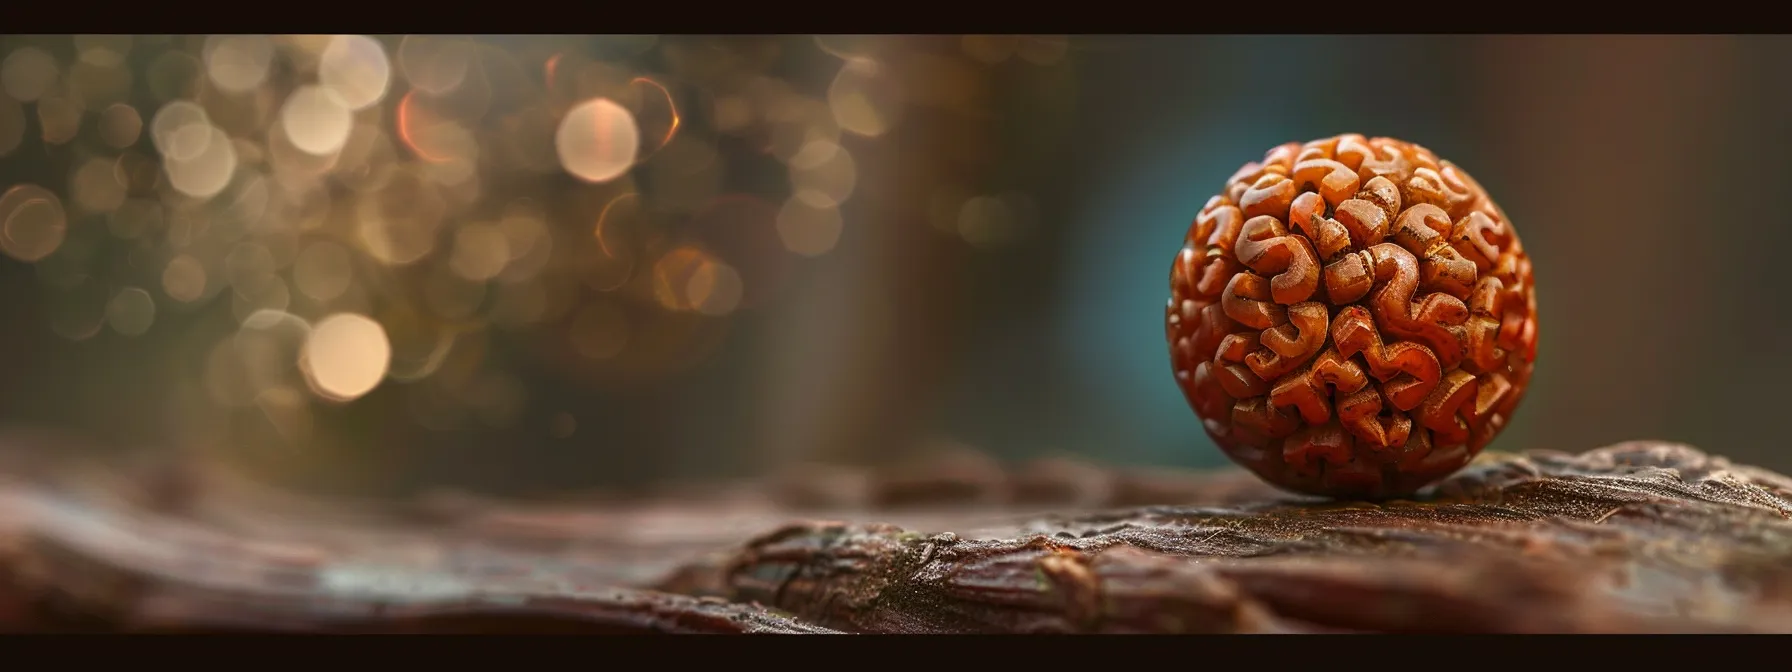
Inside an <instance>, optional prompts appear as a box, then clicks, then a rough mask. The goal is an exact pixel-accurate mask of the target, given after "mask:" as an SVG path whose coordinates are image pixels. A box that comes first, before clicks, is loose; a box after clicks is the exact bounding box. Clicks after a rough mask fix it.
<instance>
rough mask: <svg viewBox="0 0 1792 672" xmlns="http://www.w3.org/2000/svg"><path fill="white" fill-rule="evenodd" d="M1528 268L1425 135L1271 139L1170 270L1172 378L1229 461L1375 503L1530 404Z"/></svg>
mask: <svg viewBox="0 0 1792 672" xmlns="http://www.w3.org/2000/svg"><path fill="white" fill-rule="evenodd" d="M1532 287H1533V283H1532V279H1531V262H1530V259H1529V258H1528V257H1527V256H1525V252H1524V247H1523V246H1522V245H1521V244H1520V243H1519V240H1518V233H1517V231H1516V230H1514V229H1513V227H1512V224H1511V222H1510V221H1508V220H1507V218H1506V215H1505V213H1504V212H1503V211H1501V210H1500V208H1499V206H1498V205H1497V204H1495V203H1494V202H1493V200H1492V199H1490V198H1488V196H1487V194H1486V192H1485V191H1484V190H1482V188H1481V186H1480V185H1479V184H1477V183H1476V182H1475V181H1474V180H1473V179H1472V178H1470V177H1469V176H1468V174H1467V173H1466V172H1463V170H1462V169H1461V168H1459V167H1457V166H1456V165H1454V164H1452V163H1450V162H1448V161H1443V160H1439V159H1438V158H1437V156H1435V155H1434V154H1432V153H1431V151H1430V150H1428V149H1425V148H1424V147H1421V146H1419V145H1415V144H1412V143H1409V142H1404V141H1401V140H1396V139H1393V138H1366V137H1364V136H1361V135H1354V134H1347V135H1340V136H1336V137H1331V138H1325V139H1322V140H1314V141H1312V142H1308V143H1306V144H1300V143H1288V144H1285V145H1281V146H1278V147H1276V148H1274V149H1271V150H1270V151H1269V152H1268V153H1267V154H1265V155H1264V157H1263V160H1262V161H1256V162H1252V163H1248V164H1245V166H1244V167H1243V168H1241V169H1239V171H1238V172H1237V173H1235V174H1233V176H1232V177H1231V179H1229V180H1227V181H1226V185H1225V188H1224V189H1223V190H1221V192H1220V193H1219V194H1218V195H1216V196H1214V197H1213V198H1211V199H1209V200H1208V202H1207V205H1206V206H1205V207H1203V208H1202V209H1201V213H1200V214H1199V215H1198V216H1197V217H1196V218H1195V221H1194V223H1193V224H1192V225H1190V226H1189V229H1188V236H1187V238H1186V239H1185V240H1184V241H1183V245H1182V249H1181V250H1179V251H1178V252H1177V255H1176V260H1175V263H1174V264H1173V265H1172V268H1171V271H1170V300H1169V304H1168V305H1167V306H1166V310H1165V327H1166V336H1167V338H1168V341H1169V346H1170V362H1171V366H1172V367H1173V369H1174V371H1175V375H1176V382H1177V384H1178V385H1179V386H1180V387H1181V388H1182V391H1183V394H1184V395H1186V396H1187V398H1188V402H1189V405H1190V406H1192V407H1193V408H1194V410H1195V413H1196V415H1198V416H1200V418H1201V422H1202V425H1203V426H1204V428H1205V429H1206V431H1207V433H1208V435H1209V436H1211V437H1213V440H1214V441H1215V442H1216V443H1217V444H1219V446H1220V449H1221V450H1223V451H1225V453H1226V454H1227V455H1228V456H1229V457H1231V458H1232V460H1233V461H1235V462H1237V463H1239V464H1241V465H1243V466H1245V467H1246V468H1248V469H1250V470H1251V471H1252V472H1254V473H1256V474H1257V475H1258V476H1259V477H1261V478H1263V479H1264V480H1266V481H1268V482H1270V483H1272V484H1274V485H1276V486H1279V487H1282V488H1285V489H1288V490H1292V491H1296V492H1302V493H1307V494H1316V495H1326V496H1333V497H1341V498H1366V499H1380V498H1387V497H1396V496H1401V495H1406V494H1410V493H1412V492H1414V491H1416V490H1418V489H1419V488H1422V487H1424V486H1425V485H1427V484H1430V483H1432V482H1435V481H1437V480H1439V479H1442V478H1444V477H1445V476H1448V475H1450V474H1451V473H1454V472H1455V471H1457V470H1458V469H1461V468H1462V467H1463V466H1464V465H1466V464H1468V462H1469V460H1471V459H1473V458H1474V456H1475V455H1477V454H1478V453H1480V452H1481V449H1482V448H1483V447H1485V446H1486V445H1487V444H1488V442H1490V441H1492V440H1493V438H1494V437H1495V436H1496V435H1498V434H1499V432H1500V430H1501V429H1502V428H1504V427H1505V425H1506V422H1507V421H1508V420H1509V419H1510V418H1511V416H1512V412H1513V409H1515V408H1516V407H1517V405H1518V402H1519V400H1520V399H1521V398H1523V396H1524V392H1525V387H1526V385H1527V383H1528V382H1529V381H1530V377H1531V367H1532V365H1533V362H1534V361H1535V360H1536V354H1537V302H1536V298H1535V296H1534V294H1533V291H1532Z"/></svg>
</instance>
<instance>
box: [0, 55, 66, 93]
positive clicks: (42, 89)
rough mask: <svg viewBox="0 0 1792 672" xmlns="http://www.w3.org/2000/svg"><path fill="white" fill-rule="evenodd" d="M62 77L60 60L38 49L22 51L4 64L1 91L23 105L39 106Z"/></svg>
mask: <svg viewBox="0 0 1792 672" xmlns="http://www.w3.org/2000/svg"><path fill="white" fill-rule="evenodd" d="M61 76H62V73H61V69H60V68H59V67H58V66H57V65H56V57H54V56H51V55H50V52H47V51H44V50H42V49H39V48H37V47H20V48H18V49H15V50H13V52H12V53H10V54H7V55H6V58H5V60H0V90H4V91H5V92H6V95H7V97H9V98H12V99H13V100H16V101H18V102H21V103H33V102H37V99H39V98H42V97H43V95H44V94H45V93H48V92H49V91H50V87H52V86H54V85H55V84H56V80H57V79H58V78H60V77H61Z"/></svg>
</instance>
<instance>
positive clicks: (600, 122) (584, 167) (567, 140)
mask: <svg viewBox="0 0 1792 672" xmlns="http://www.w3.org/2000/svg"><path fill="white" fill-rule="evenodd" d="M640 146H641V136H640V131H639V130H638V129H637V128H636V127H635V117H634V115H633V114H630V113H629V111H628V109H627V108H625V107H623V106H621V105H619V104H617V103H616V101H613V100H610V99H608V98H598V99H595V100H590V101H586V102H584V103H580V104H579V105H578V106H576V107H574V108H572V109H570V110H567V112H566V117H565V118H563V119H561V121H560V128H559V130H558V131H556V132H555V134H554V149H555V152H556V153H557V154H558V156H559V157H560V165H561V167H563V168H565V169H566V172H568V173H571V174H572V175H573V176H574V177H577V178H579V179H581V180H584V181H586V182H608V181H610V180H614V179H616V178H617V177H620V176H622V174H623V173H625V172H627V171H628V169H629V168H630V167H632V166H633V165H634V164H635V154H636V152H638V151H639V149H640Z"/></svg>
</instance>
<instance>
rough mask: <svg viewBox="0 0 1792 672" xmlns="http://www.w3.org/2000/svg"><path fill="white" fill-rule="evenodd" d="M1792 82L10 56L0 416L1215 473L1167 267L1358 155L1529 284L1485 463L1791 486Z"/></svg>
mask: <svg viewBox="0 0 1792 672" xmlns="http://www.w3.org/2000/svg"><path fill="white" fill-rule="evenodd" d="M1788 46H1792V45H1789V44H1788V41H1787V39H1786V38H1779V37H1642V36H1637V37H1626V36H1605V37H1502V36H1448V37H1388V36H1380V37H1351V36H1314V37H1273V36H1252V37H1227V36H1186V37H1168V36H1152V37H1144V36H1138V37H1131V36H978V35H970V36H959V35H950V36H947V35H929V36H763V37H762V36H727V37H697V36H541V35H529V36H503V37H468V36H445V35H410V36H340V35H338V36H330V35H322V36H309V35H308V36H253V35H214V36H121V35H78V36H68V35H62V36H6V37H3V38H0V59H3V60H0V85H3V89H4V90H3V95H0V185H4V187H5V191H4V195H3V196H0V252H3V253H4V256H0V425H3V426H4V427H7V428H33V429H53V430H58V431H63V432H69V433H72V435H75V436H80V437H82V438H83V439H84V440H85V441H87V442H90V443H91V445H92V446H94V447H93V448H92V450H93V451H95V454H104V453H105V452H106V451H110V450H117V449H121V448H140V447H147V448H150V449H153V450H161V451H169V452H172V453H185V454H191V455H194V456H199V457H202V458H204V459H207V460H215V461H217V462H218V463H220V464H227V465H230V466H232V467H235V468H239V469H241V470H244V471H246V472H248V473H251V474H254V475H256V476H258V477H261V478H264V479H266V480H269V481H271V482H275V483H279V484H282V485H286V486H290V487H296V488H303V489H307V490H312V491H318V492H327V493H355V494H396V493H406V492H412V491H415V490H417V489H419V488H431V487H439V486H452V487H457V488H467V489H473V490H479V491H487V492H495V493H522V492H542V491H564V490H577V489H584V488H618V487H621V488H626V487H632V486H637V485H642V484H652V483H662V482H666V481H683V480H691V479H705V480H706V479H717V478H727V477H735V476H744V475H751V474H760V473H766V472H769V471H775V470H778V469H780V468H783V467H785V466H788V465H792V464H798V463H808V462H826V463H852V464H877V463H890V462H899V461H903V460H908V459H913V458H916V457H918V456H923V455H927V454H932V453H937V452H939V451H950V450H959V449H974V450H978V451H983V452H985V453H988V454H992V455H995V456H998V457H1000V458H1002V459H1025V458H1029V457H1036V456H1043V455H1052V454H1070V455H1076V456H1080V457H1084V458H1088V459H1092V460H1097V461H1101V462H1109V463H1119V464H1163V465H1173V466H1179V467H1205V466H1218V465H1221V464H1223V463H1224V461H1223V458H1222V457H1221V456H1220V454H1219V453H1218V452H1217V450H1215V449H1214V447H1213V446H1212V445H1211V443H1210V442H1209V441H1208V439H1207V438H1206V436H1205V435H1204V434H1203V432H1202V430H1201V427H1200V424H1199V422H1198V421H1197V420H1196V419H1195V417H1194V415H1193V414H1192V412H1191V411H1190V410H1189V409H1188V407H1187V406H1186V404H1185V402H1184V401H1183V398H1182V395H1181V394H1180V393H1179V392H1178V390H1177V388H1176V386H1175V384H1174V382H1173V379H1172V378H1171V375H1170V370H1169V366H1168V355H1167V350H1166V348H1167V346H1166V344H1165V343H1164V340H1163V333H1164V332H1163V325H1162V319H1163V302H1164V300H1165V298H1166V297H1167V295H1168V291H1167V290H1168V287H1167V282H1168V274H1169V266H1170V262H1171V259H1172V257H1173V256H1174V254H1175V253H1176V252H1177V251H1178V249H1179V247H1180V244H1181V241H1182V236H1183V234H1184V232H1185V230H1186V228H1187V226H1188V224H1189V222H1190V221H1191V220H1192V219H1193V217H1194V215H1195V213H1196V212H1197V210H1198V209H1199V208H1200V207H1201V205H1202V204H1203V203H1204V202H1205V201H1206V200H1207V198H1208V197H1209V196H1211V195H1213V194H1214V193H1215V192H1216V191H1217V190H1218V189H1219V188H1220V187H1221V186H1222V184H1223V182H1224V180H1225V179H1226V178H1227V177H1228V176H1229V175H1231V174H1232V172H1233V171H1234V170H1236V169H1237V168H1238V167H1239V166H1240V165H1242V164H1244V163H1245V162H1247V161H1252V160H1255V159H1257V158H1259V157H1261V155H1262V154H1263V152H1264V151H1265V150H1267V149H1269V148H1270V147H1272V146H1274V145H1277V144H1280V143H1283V142H1288V141H1305V140H1310V139H1314V138H1318V137H1323V136H1328V135H1333V134H1337V133H1343V132H1358V133H1364V134H1368V135H1388V136H1394V137H1398V138H1402V139H1405V140H1410V141H1413V142H1417V143H1420V144H1423V145H1425V146H1427V147H1429V148H1431V149H1433V150H1434V151H1436V152H1437V153H1438V154H1439V155H1440V156H1442V157H1443V158H1446V159H1449V160H1451V161H1453V162H1455V163H1457V164H1459V165H1460V166H1462V167H1464V168H1465V169H1466V170H1467V171H1469V172H1470V173H1471V174H1472V175H1474V176H1475V178H1476V179H1477V180H1478V181H1479V182H1480V183H1481V184H1482V185H1484V186H1485V187H1486V188H1487V189H1488V190H1489V192H1490V193H1491V195H1492V196H1493V197H1494V198H1495V199H1496V200H1497V201H1498V202H1499V203H1500V204H1501V205H1502V206H1503V207H1504V209H1505V210H1506V211H1507V212H1508V213H1509V214H1510V215H1511V216H1512V218H1513V220H1514V222H1515V224H1516V226H1517V228H1518V231H1519V233H1520V235H1521V237H1522V238H1523V240H1524V243H1525V247H1526V249H1527V250H1529V252H1530V254H1531V255H1532V258H1533V261H1534V263H1535V266H1536V275H1537V278H1538V281H1537V282H1538V287H1539V293H1538V302H1539V307H1540V311H1541V318H1540V334H1541V345H1540V348H1539V350H1540V353H1539V354H1540V357H1541V362H1540V365H1539V368H1538V370H1537V373H1536V376H1535V378H1534V381H1533V383H1532V387H1531V388H1530V391H1529V393H1528V396H1527V398H1526V401H1525V402H1524V404H1523V405H1521V407H1520V410H1519V411H1518V412H1517V414H1516V417H1515V419H1514V422H1513V423H1512V424H1511V425H1510V426H1509V428H1508V429H1507V430H1506V431H1505V432H1504V434H1503V435H1502V436H1501V437H1500V438H1499V439H1498V440H1497V441H1496V442H1495V443H1494V444H1493V449H1500V450H1519V449H1526V448H1550V449H1557V450H1567V451H1580V450H1585V449H1589V448H1594V447H1598V446H1601V445H1605V444H1608V443H1612V442H1617V441H1621V440H1627V439H1640V438H1652V439H1667V440H1678V441H1686V442H1691V443H1694V444H1697V445H1700V446H1702V447H1704V448H1706V449H1708V450H1711V451H1713V452H1717V453H1722V454H1724V455H1727V456H1729V457H1731V458H1733V459H1736V460H1739V461H1743V462H1750V463H1755V464H1759V465H1762V466H1766V467H1770V468H1775V469H1779V470H1782V471H1784V470H1789V469H1792V452H1788V451H1785V450H1782V449H1778V448H1773V447H1772V446H1773V445H1775V444H1774V442H1772V441H1767V440H1765V439H1767V438H1768V437H1770V436H1773V435H1774V433H1773V432H1771V431H1770V430H1771V429H1772V426H1771V425H1768V424H1765V423H1767V422H1769V421H1771V420H1772V419H1773V418H1775V417H1777V416H1776V415H1775V413H1776V412H1775V411H1773V409H1774V408H1776V407H1778V402H1777V401H1776V399H1779V397H1778V394H1780V390H1781V388H1782V387H1783V385H1782V383H1781V381H1784V380H1786V379H1787V378H1788V377H1789V376H1792V351H1789V350H1788V349H1786V348H1782V347H1780V343H1781V341H1779V339H1780V338H1781V337H1782V334H1783V333H1784V331H1785V329H1786V327H1787V326H1788V317H1787V316H1786V313H1785V312H1784V311H1782V310H1779V309H1776V308H1774V306H1776V305H1780V304H1778V303H1777V302H1778V300H1780V299H1781V296H1782V295H1783V292H1784V291H1785V290H1784V287H1786V284H1785V281H1784V280H1783V279H1782V278H1781V277H1780V276H1776V275H1774V273H1776V271H1773V270H1772V269H1774V268H1776V266H1775V264H1776V263H1778V262H1779V261H1780V259H1781V256H1780V251H1781V250H1785V249H1787V244H1788V243H1789V242H1792V228H1789V227H1787V226H1786V225H1785V218H1784V215H1783V213H1784V212H1785V211H1783V210H1781V207H1782V205H1784V204H1782V203H1780V202H1779V199H1778V197H1776V196H1774V194H1776V193H1780V189H1781V188H1782V186H1783V185H1784V184H1785V183H1787V182H1788V181H1792V163H1788V162H1787V161H1786V160H1785V159H1783V158H1782V157H1780V156H1779V152H1777V151H1775V150H1774V149H1772V148H1773V147H1777V146H1781V145H1783V144H1784V143H1786V142H1787V141H1792V121H1789V120H1792V94H1788V93H1786V92H1785V91H1784V89H1783V87H1778V86H1773V85H1772V84H1771V83H1773V82H1780V81H1786V80H1788V79H1789V78H1792V61H1788V60H1787V59H1785V58H1783V54H1784V53H1786V49H1787V47H1788ZM1781 273H1782V274H1783V271H1781ZM58 445H61V444H58ZM59 449H61V448H59ZM66 449H68V450H74V448H66Z"/></svg>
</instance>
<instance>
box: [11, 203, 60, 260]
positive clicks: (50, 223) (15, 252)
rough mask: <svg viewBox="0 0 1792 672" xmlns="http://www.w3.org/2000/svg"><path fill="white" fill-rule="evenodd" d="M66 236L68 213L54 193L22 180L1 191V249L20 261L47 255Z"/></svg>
mask: <svg viewBox="0 0 1792 672" xmlns="http://www.w3.org/2000/svg"><path fill="white" fill-rule="evenodd" d="M67 236H68V213H66V212H64V211H63V209H62V199H60V198H57V197H56V194H55V193H52V192H51V191H50V190H48V189H45V188H43V187H39V186H37V185H33V184H21V185H17V186H14V187H12V188H11V189H7V190H6V193H5V194H3V195H0V252H5V253H6V254H7V256H10V257H12V258H14V259H17V260H19V261H26V262H31V261H37V260H39V259H43V258H44V257H47V256H50V254H51V253H52V252H55V251H56V248H58V247H61V246H62V241H63V240H64V239H65V238H66V237H67Z"/></svg>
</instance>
